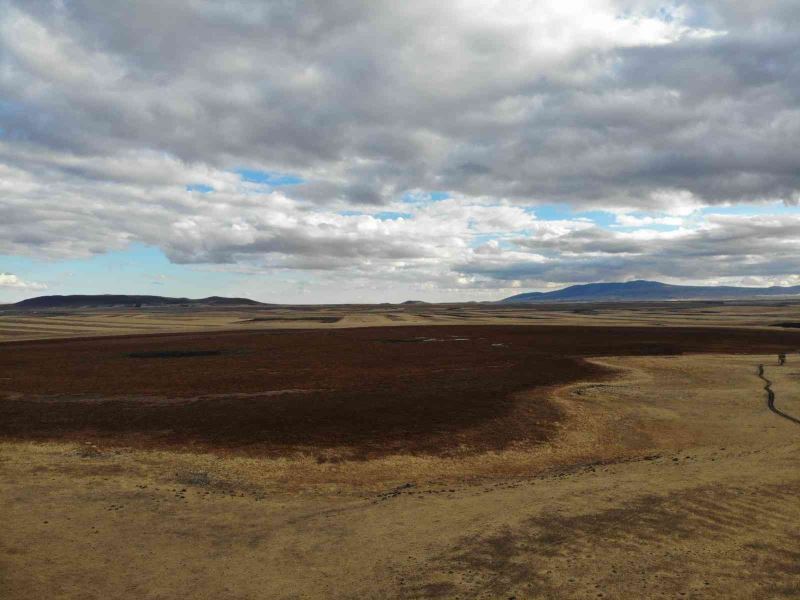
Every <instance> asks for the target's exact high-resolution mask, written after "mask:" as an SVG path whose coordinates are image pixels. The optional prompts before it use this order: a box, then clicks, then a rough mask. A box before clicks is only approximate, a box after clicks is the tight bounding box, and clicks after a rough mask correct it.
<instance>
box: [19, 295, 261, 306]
mask: <svg viewBox="0 0 800 600" xmlns="http://www.w3.org/2000/svg"><path fill="white" fill-rule="evenodd" d="M261 304H262V303H261V302H256V301H255V300H250V299H249V298H223V297H222V296H210V297H208V298H200V299H197V300H193V299H190V298H168V297H166V296H129V295H127V294H98V295H73V296H38V297H36V298H28V299H27V300H22V301H21V302H17V303H16V304H12V305H11V306H14V307H15V308H101V307H114V306H129V307H138V306H259V305H261Z"/></svg>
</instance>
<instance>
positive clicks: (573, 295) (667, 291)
mask: <svg viewBox="0 0 800 600" xmlns="http://www.w3.org/2000/svg"><path fill="white" fill-rule="evenodd" d="M795 295H800V285H797V286H789V287H781V286H777V285H776V286H771V287H762V288H751V287H740V286H701V285H672V284H669V283H661V282H660V281H647V280H644V279H637V280H635V281H626V282H611V283H586V284H580V285H572V286H569V287H566V288H563V289H560V290H554V291H552V292H526V293H524V294H516V295H514V296H509V297H508V298H504V299H502V300H499V301H498V302H499V303H501V304H531V303H537V302H594V301H637V300H639V301H642V300H726V299H735V298H740V299H741V298H758V297H764V296H771V297H776V296H795Z"/></svg>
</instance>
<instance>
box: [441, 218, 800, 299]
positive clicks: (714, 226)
mask: <svg viewBox="0 0 800 600" xmlns="http://www.w3.org/2000/svg"><path fill="white" fill-rule="evenodd" d="M515 241H516V245H517V246H518V247H519V248H523V249H525V250H527V251H532V252H534V253H535V254H536V256H534V257H531V258H530V259H525V257H524V255H521V254H520V253H519V252H515V253H513V255H511V256H508V255H506V256H504V255H502V254H501V255H493V256H492V257H491V258H490V259H488V260H486V259H483V257H481V256H479V255H476V256H475V257H474V258H473V260H472V261H471V262H469V263H464V264H461V265H458V266H456V267H455V268H456V270H458V271H460V272H462V273H465V274H470V275H481V276H484V277H488V278H490V279H495V280H498V281H510V280H535V281H556V282H562V283H573V282H586V281H614V280H625V279H631V278H652V279H658V278H674V279H682V280H687V279H692V280H703V279H716V278H720V277H746V276H755V277H766V278H775V277H781V276H791V275H796V274H797V273H798V272H800V218H798V217H788V218H786V217H782V218H776V217H763V216H762V217H724V216H714V217H711V218H709V221H708V225H707V226H706V227H704V228H702V229H699V230H692V231H684V232H682V233H681V232H679V233H678V234H674V233H673V234H659V233H658V232H655V231H654V232H650V234H649V235H646V233H645V235H642V232H640V233H638V234H636V235H635V236H634V235H632V234H628V233H619V232H610V231H605V230H600V229H597V228H592V229H585V230H579V231H573V232H570V233H568V234H565V235H563V236H559V237H557V238H555V239H547V240H537V239H525V238H522V239H517V240H515Z"/></svg>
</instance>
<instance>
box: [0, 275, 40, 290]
mask: <svg viewBox="0 0 800 600" xmlns="http://www.w3.org/2000/svg"><path fill="white" fill-rule="evenodd" d="M0 287H5V288H16V289H21V290H44V289H47V286H46V285H45V284H43V283H36V282H33V281H23V280H22V279H20V278H19V277H17V276H16V275H14V274H13V273H0Z"/></svg>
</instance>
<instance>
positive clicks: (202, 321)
mask: <svg viewBox="0 0 800 600" xmlns="http://www.w3.org/2000/svg"><path fill="white" fill-rule="evenodd" d="M786 322H788V323H795V324H796V323H800V301H798V300H764V301H727V302H718V301H709V302H693V301H689V302H639V303H636V302H631V303H619V302H618V303H594V304H547V305H498V304H474V303H473V304H412V305H397V304H394V305H391V304H387V305H383V304H379V305H376V304H372V305H335V306H277V305H276V306H265V307H254V308H223V309H221V308H213V307H206V308H203V307H192V308H181V307H171V308H147V307H145V308H138V309H133V308H132V309H125V308H120V309H77V310H67V311H63V310H49V311H48V310H15V309H13V308H10V307H7V306H6V307H3V306H0V342H3V341H17V340H27V339H44V338H65V337H75V336H89V335H92V336H106V335H124V334H137V333H165V332H191V331H229V330H234V331H235V330H252V329H341V328H351V327H384V326H402V325H580V326H594V325H605V326H608V325H644V326H648V327H660V326H696V327H716V326H719V327H773V326H774V325H776V324H778V323H786Z"/></svg>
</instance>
